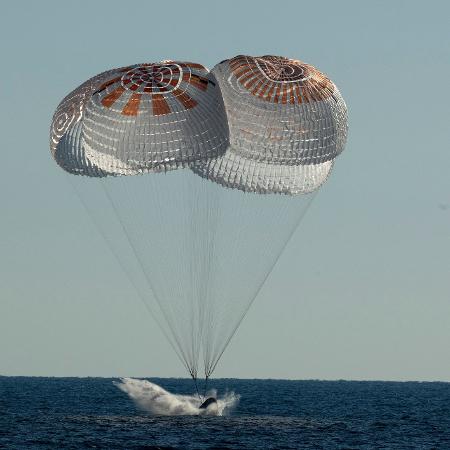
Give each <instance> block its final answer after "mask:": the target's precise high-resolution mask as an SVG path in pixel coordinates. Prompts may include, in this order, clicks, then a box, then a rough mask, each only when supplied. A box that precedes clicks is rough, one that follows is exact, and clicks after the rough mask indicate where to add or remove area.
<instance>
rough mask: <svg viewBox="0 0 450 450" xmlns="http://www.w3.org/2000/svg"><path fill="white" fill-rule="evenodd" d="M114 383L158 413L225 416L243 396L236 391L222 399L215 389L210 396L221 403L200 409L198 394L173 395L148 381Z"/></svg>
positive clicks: (154, 412)
mask: <svg viewBox="0 0 450 450" xmlns="http://www.w3.org/2000/svg"><path fill="white" fill-rule="evenodd" d="M113 383H114V384H115V385H116V386H117V387H118V388H119V389H120V390H121V391H123V392H125V393H126V394H128V395H129V397H130V398H131V399H132V400H133V401H134V402H135V403H136V405H138V406H139V407H140V408H142V409H143V410H145V411H147V412H149V413H151V414H155V415H164V416H198V415H214V416H224V415H227V414H229V413H230V412H231V410H232V409H233V408H234V407H236V405H237V404H238V402H239V398H240V397H239V395H237V394H235V393H234V392H227V393H225V395H224V396H223V397H221V398H218V397H217V392H216V391H215V390H214V389H212V390H210V391H208V392H207V397H215V398H216V399H217V405H211V406H210V407H208V408H206V409H199V406H200V405H201V403H202V402H201V400H200V399H199V398H198V396H197V395H179V394H172V393H171V392H168V391H166V390H165V389H163V388H162V387H161V386H158V385H157V384H155V383H152V382H151V381H148V380H138V379H135V378H121V379H120V381H114V382H113Z"/></svg>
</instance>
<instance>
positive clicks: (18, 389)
mask: <svg viewBox="0 0 450 450" xmlns="http://www.w3.org/2000/svg"><path fill="white" fill-rule="evenodd" d="M151 381H152V382H153V383H156V385H155V384H153V383H150V382H148V383H147V382H146V381H140V380H129V379H128V380H127V379H125V380H123V381H120V380H118V379H110V378H40V377H38V378H34V377H0V448H6V449H26V448H32V449H66V448H67V449H82V448H100V449H122V448H124V449H310V448H311V449H312V448H314V449H321V448H323V449H334V448H339V449H369V448H370V449H372V448H374V449H375V448H376V449H382V448H383V449H403V448H404V449H450V383H438V382H435V383H418V382H405V383H397V382H369V381H365V382H357V381H286V380H238V379H214V380H212V382H211V385H212V387H213V388H214V389H215V390H216V393H217V397H218V399H219V404H220V405H221V408H222V410H221V411H219V412H222V414H223V415H221V416H216V415H201V416H199V415H195V414H196V408H192V407H193V405H194V406H195V402H196V401H198V400H197V399H196V397H195V396H192V395H191V394H192V393H193V384H192V381H191V380H188V379H156V378H155V379H151ZM158 386H160V387H158ZM158 408H159V409H158ZM168 414H169V415H168Z"/></svg>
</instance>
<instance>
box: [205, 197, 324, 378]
mask: <svg viewBox="0 0 450 450" xmlns="http://www.w3.org/2000/svg"><path fill="white" fill-rule="evenodd" d="M315 194H316V192H314V193H313V194H310V195H309V196H308V197H309V198H307V199H306V200H307V204H306V207H305V208H304V209H303V210H302V211H301V214H300V216H299V217H298V218H297V220H295V222H294V224H293V226H292V228H291V230H290V232H289V234H288V236H287V238H286V239H285V240H284V242H283V244H282V246H281V248H280V249H279V250H278V251H277V252H276V253H275V255H274V256H273V258H271V262H270V264H269V266H268V267H266V270H265V271H264V273H263V275H264V276H263V278H262V280H261V281H260V282H259V283H258V285H257V286H256V289H255V290H254V292H253V293H252V295H251V297H250V301H249V302H248V303H247V304H246V306H245V308H244V309H243V311H242V312H241V314H240V317H239V320H238V322H237V323H236V324H235V325H234V327H233V328H232V329H231V332H229V333H228V336H226V337H225V342H224V344H223V345H221V346H220V347H219V348H218V349H217V350H216V351H214V352H213V353H216V352H217V353H216V354H215V356H212V357H211V356H210V361H209V363H208V364H205V377H206V378H208V377H209V376H210V375H211V374H212V372H213V371H214V370H215V368H216V366H217V364H218V362H219V360H220V358H221V356H222V354H223V352H224V351H225V349H226V347H227V346H228V344H229V342H230V341H231V339H232V337H233V336H234V334H235V333H236V331H237V329H238V328H239V325H240V324H241V322H242V320H243V319H244V317H245V315H246V314H247V312H248V310H249V309H250V307H251V305H252V304H253V302H254V300H255V299H256V297H257V296H258V294H259V292H260V291H261V289H262V287H263V286H264V284H265V282H266V280H267V278H268V277H269V275H270V273H271V272H272V270H273V268H274V267H275V265H276V263H277V262H278V260H279V258H280V256H281V255H282V253H283V252H284V250H285V248H286V246H287V245H288V243H289V241H290V240H291V238H292V236H293V234H294V232H295V231H296V230H297V228H298V226H299V225H300V223H301V222H302V220H303V218H304V216H305V214H306V212H307V210H308V209H309V207H310V205H311V203H312V201H313V199H314V198H315ZM244 195H246V196H251V194H247V193H246V194H244ZM283 200H285V199H283ZM287 200H288V201H292V200H293V199H291V198H288V199H287ZM286 205H288V203H286ZM289 206H291V205H289ZM289 206H287V207H286V208H285V210H284V212H285V213H286V211H287V210H288V209H289ZM241 211H242V210H241ZM257 220H260V219H259V218H258V219H257ZM257 223H258V222H257ZM280 223H283V221H281V222H280ZM241 231H243V230H241ZM244 235H245V234H244ZM269 238H270V236H269ZM269 240H270V239H266V245H265V250H264V252H262V253H264V254H266V253H267V249H268V247H269V245H268V241H269ZM237 241H238V242H239V241H240V239H239V238H238V239H237ZM233 253H234V251H233ZM233 253H232V254H233ZM269 256H270V254H269ZM269 259H270V258H269ZM231 263H232V260H231ZM242 267H246V264H243V265H242ZM218 341H219V344H220V341H221V340H220V339H219V340H218Z"/></svg>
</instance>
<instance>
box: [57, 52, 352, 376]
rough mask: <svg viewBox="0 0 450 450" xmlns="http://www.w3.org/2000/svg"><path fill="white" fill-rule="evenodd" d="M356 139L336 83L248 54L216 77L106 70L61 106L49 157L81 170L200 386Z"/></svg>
mask: <svg viewBox="0 0 450 450" xmlns="http://www.w3.org/2000/svg"><path fill="white" fill-rule="evenodd" d="M346 139H347V108H346V105H345V102H344V100H343V98H342V96H341V94H340V92H339V90H338V88H337V87H336V85H335V84H334V83H333V82H332V81H331V80H330V78H328V77H327V76H326V75H324V74H322V73H321V72H320V71H319V70H317V69H316V68H314V67H313V66H311V65H309V64H306V63H303V62H301V61H298V60H295V59H288V58H285V57H280V56H261V57H252V56H243V55H240V56H236V57H234V58H231V59H227V60H224V61H222V62H220V63H219V64H217V65H216V66H215V67H214V68H213V69H212V70H211V71H208V70H207V69H206V68H205V67H204V66H202V65H201V64H197V63H192V62H180V61H162V62H157V63H151V64H147V63H144V64H137V65H131V66H127V67H122V68H117V69H113V70H108V71H106V72H103V73H100V74H99V75H96V76H95V77H93V78H91V79H89V80H87V81H86V82H85V83H83V84H82V85H81V86H79V87H78V88H76V89H75V90H74V91H72V92H71V93H70V94H69V95H68V96H67V97H65V98H64V99H63V100H62V102H61V103H60V104H59V106H58V107H57V109H56V112H55V114H54V116H53V121H52V125H51V136H50V148H51V152H52V156H53V158H54V159H55V160H56V162H57V163H58V165H59V166H60V167H62V168H63V169H64V170H65V171H66V172H69V173H70V174H75V175H81V176H78V177H70V179H71V181H72V184H73V186H74V188H75V190H76V192H77V193H78V194H79V196H80V198H81V199H82V201H83V203H84V205H85V206H86V208H87V210H88V212H89V215H90V216H91V218H92V219H93V220H94V222H95V223H96V225H97V227H98V229H99V230H100V232H101V233H102V235H103V236H104V237H105V240H106V241H107V243H108V245H109V246H110V248H111V250H112V251H113V253H114V254H115V255H116V257H117V259H118V261H119V263H120V264H121V265H122V267H123V268H124V271H125V272H126V273H127V275H128V278H129V280H130V282H131V284H132V285H133V286H134V287H135V289H136V291H137V292H138V293H139V296H140V297H141V299H142V300H143V301H144V302H145V303H146V305H147V306H148V308H149V310H150V311H151V313H152V315H153V316H154V317H155V319H156V322H157V323H158V325H159V326H160V327H161V328H162V330H163V331H164V333H165V335H166V337H167V339H168V340H169V342H170V343H171V345H172V346H173V348H174V350H175V352H176V353H177V355H178V356H179V358H180V360H181V361H182V362H183V364H184V365H185V367H186V368H187V370H188V371H189V373H190V374H191V375H192V377H193V378H194V379H196V378H197V375H198V373H199V364H203V368H204V374H205V377H206V378H208V377H209V376H210V375H211V373H212V372H213V371H214V369H215V367H216V365H217V363H218V361H219V359H220V357H221V355H222V354H223V352H224V350H225V348H226V347H227V345H228V343H229V342H230V340H231V338H232V337H233V335H234V333H235V332H236V330H237V328H238V327H239V324H240V323H241V321H242V319H243V317H244V316H245V314H246V312H247V311H248V309H249V307H250V305H251V304H252V302H253V300H254V299H255V298H256V296H257V295H258V292H259V291H260V289H261V287H262V286H263V285H264V283H265V280H266V279H267V277H268V276H269V274H270V272H271V270H272V268H273V267H274V265H275V264H276V261H277V259H278V258H279V256H280V255H281V254H282V252H283V249H284V248H285V246H286V245H287V242H288V241H289V238H290V236H292V234H293V233H294V232H295V230H296V229H297V227H298V225H299V223H300V222H301V220H302V218H303V216H304V214H305V212H306V210H307V208H308V206H309V204H310V202H311V201H312V198H313V196H314V193H315V192H317V190H318V189H319V187H320V186H321V185H322V184H323V183H325V182H326V180H327V178H328V177H329V175H330V173H331V171H332V170H333V167H334V165H335V160H336V158H337V157H338V155H339V154H340V153H341V152H342V151H343V149H344V146H345V143H346ZM138 175H139V176H138ZM99 186H100V187H101V188H99ZM280 194H282V195H280ZM116 231H117V232H116ZM299 295H300V294H299Z"/></svg>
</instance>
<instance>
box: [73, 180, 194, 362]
mask: <svg viewBox="0 0 450 450" xmlns="http://www.w3.org/2000/svg"><path fill="white" fill-rule="evenodd" d="M67 179H68V180H69V183H70V185H71V186H72V188H73V191H74V192H75V194H76V195H77V197H78V199H79V200H80V202H81V204H82V205H83V207H84V209H85V211H86V213H87V215H88V217H89V218H90V220H91V221H92V223H93V224H94V226H95V228H96V229H97V231H98V232H99V233H100V235H101V236H102V238H103V240H104V241H105V243H106V244H107V247H108V249H109V251H110V252H111V254H112V255H113V256H114V258H115V260H116V261H117V263H118V264H119V267H120V268H121V269H122V271H123V273H124V274H125V276H126V277H127V279H128V281H129V282H130V283H131V285H132V286H133V288H134V290H135V291H136V293H137V295H138V298H139V300H140V301H141V302H142V304H143V305H144V307H145V309H146V310H147V312H148V313H149V314H150V316H151V317H152V318H153V320H154V321H155V322H156V324H157V325H158V327H159V329H160V330H161V331H162V332H163V334H164V336H165V338H166V339H167V341H168V342H169V344H170V346H171V347H172V348H173V350H174V351H175V354H176V355H177V357H178V358H179V359H180V361H181V362H182V364H183V365H184V366H185V367H186V368H187V369H188V370H189V368H188V367H187V366H186V363H185V362H184V360H183V357H182V356H181V354H180V353H179V351H178V349H177V347H176V346H175V344H174V342H173V340H172V338H171V336H169V335H168V333H167V332H166V330H165V329H164V327H163V325H162V323H161V321H160V320H159V319H158V317H157V316H156V314H155V313H154V312H153V311H152V309H151V308H150V307H149V305H148V303H147V302H146V301H145V298H144V295H143V293H142V292H141V290H140V289H139V288H138V286H137V284H136V282H135V281H134V280H133V277H132V276H131V274H130V271H129V268H128V267H127V266H126V264H125V263H124V262H123V261H122V260H121V258H120V257H119V255H118V253H117V250H116V249H115V247H114V245H113V244H112V243H111V239H110V238H108V236H107V234H106V233H105V230H104V228H103V227H102V226H101V224H100V223H99V222H98V220H97V219H96V218H95V215H94V214H93V211H92V210H91V209H90V208H89V206H88V204H87V203H86V201H85V199H84V197H83V196H82V194H81V192H80V190H79V186H78V185H77V184H76V183H75V180H74V175H68V177H67ZM98 183H100V184H101V185H102V187H103V191H104V192H106V191H105V189H104V186H103V181H101V180H100V181H98V182H97V183H96V184H97V187H98ZM106 196H107V197H108V199H109V196H108V194H107V193H106ZM109 201H110V204H111V206H112V210H113V211H114V214H115V216H116V218H117V221H118V223H120V225H121V228H122V229H123V225H122V223H121V221H120V218H119V216H118V214H117V211H116V210H115V208H114V205H113V203H112V202H111V200H109ZM125 236H126V238H127V241H128V244H129V245H130V248H131V249H133V246H132V245H131V243H130V242H129V239H128V236H127V235H126V233H125ZM136 260H137V261H138V263H139V260H138V258H136ZM141 270H142V266H141ZM142 273H143V275H144V276H145V277H146V274H145V272H144V271H143V270H142ZM149 287H150V290H151V293H152V294H153V295H155V294H154V292H153V291H152V288H151V286H149Z"/></svg>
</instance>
